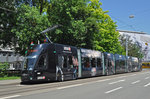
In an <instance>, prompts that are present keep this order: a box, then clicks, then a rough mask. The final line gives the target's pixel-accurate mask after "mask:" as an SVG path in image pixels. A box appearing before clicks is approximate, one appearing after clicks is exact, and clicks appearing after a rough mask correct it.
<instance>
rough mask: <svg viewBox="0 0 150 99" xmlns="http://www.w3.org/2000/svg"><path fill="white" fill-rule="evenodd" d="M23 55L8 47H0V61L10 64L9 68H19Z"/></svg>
mask: <svg viewBox="0 0 150 99" xmlns="http://www.w3.org/2000/svg"><path fill="white" fill-rule="evenodd" d="M23 60H24V57H23V56H21V55H19V54H18V53H15V51H14V50H11V49H10V48H8V47H7V48H2V47H0V63H5V62H8V63H9V64H10V67H9V70H21V67H22V63H23Z"/></svg>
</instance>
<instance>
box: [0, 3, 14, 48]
mask: <svg viewBox="0 0 150 99" xmlns="http://www.w3.org/2000/svg"><path fill="white" fill-rule="evenodd" d="M15 15H16V8H15V2H14V0H0V44H3V47H5V46H7V45H12V44H13V43H14V42H15V39H14V38H15V33H12V32H11V29H12V27H13V26H14V25H15V23H16V22H15V21H16V19H15V18H16V17H15Z"/></svg>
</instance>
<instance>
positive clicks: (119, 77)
mask: <svg viewBox="0 0 150 99" xmlns="http://www.w3.org/2000/svg"><path fill="white" fill-rule="evenodd" d="M124 77H127V76H121V77H117V78H124Z"/></svg>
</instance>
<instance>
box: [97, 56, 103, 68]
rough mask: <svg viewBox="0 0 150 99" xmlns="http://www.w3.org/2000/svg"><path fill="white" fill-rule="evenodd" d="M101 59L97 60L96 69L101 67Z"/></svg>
mask: <svg viewBox="0 0 150 99" xmlns="http://www.w3.org/2000/svg"><path fill="white" fill-rule="evenodd" d="M101 61H102V60H101V59H100V58H97V67H101Z"/></svg>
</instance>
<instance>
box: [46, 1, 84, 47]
mask: <svg viewBox="0 0 150 99" xmlns="http://www.w3.org/2000/svg"><path fill="white" fill-rule="evenodd" d="M85 6H86V3H85V2H84V1H83V0H51V4H50V6H49V9H48V15H49V21H50V22H51V23H52V24H53V25H54V24H61V25H63V26H62V27H61V28H59V29H57V30H56V31H54V32H53V33H50V36H51V39H52V41H53V42H57V43H62V44H68V45H73V46H78V47H81V46H82V45H85V42H84V39H85V33H86V27H85V22H84V20H83V19H84V17H85V15H86V8H85Z"/></svg>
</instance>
